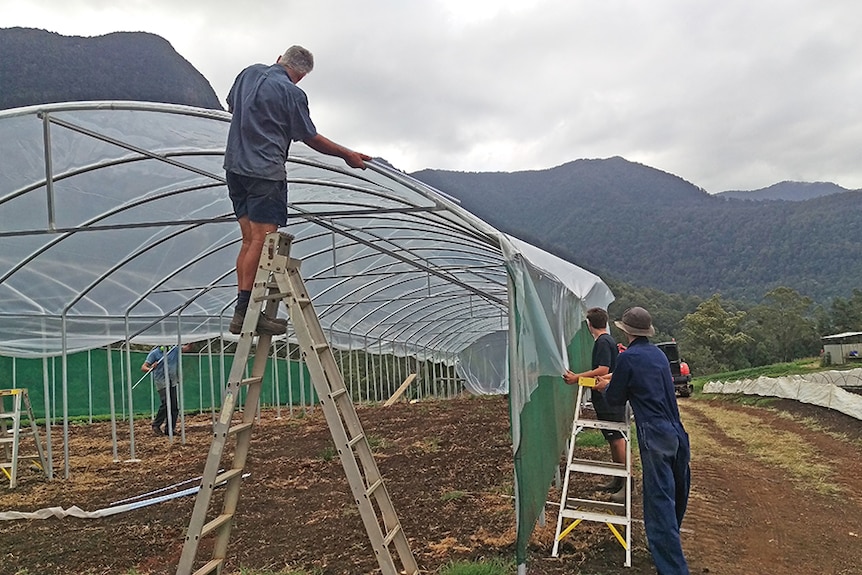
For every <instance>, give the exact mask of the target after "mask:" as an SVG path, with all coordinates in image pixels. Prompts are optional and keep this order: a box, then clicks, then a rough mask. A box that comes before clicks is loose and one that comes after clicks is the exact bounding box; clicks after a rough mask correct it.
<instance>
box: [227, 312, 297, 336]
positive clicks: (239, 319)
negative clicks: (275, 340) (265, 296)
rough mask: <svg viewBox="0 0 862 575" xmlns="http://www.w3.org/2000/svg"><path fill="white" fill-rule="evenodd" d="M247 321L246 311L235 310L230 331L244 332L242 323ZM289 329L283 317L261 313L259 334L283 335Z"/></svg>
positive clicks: (234, 332)
mask: <svg viewBox="0 0 862 575" xmlns="http://www.w3.org/2000/svg"><path fill="white" fill-rule="evenodd" d="M243 321H245V312H242V311H234V312H233V318H232V319H231V320H230V325H229V326H228V331H230V332H231V333H232V334H234V335H239V334H240V333H242V323H243ZM286 331H287V320H285V319H281V318H275V319H270V318H269V317H267V315H266V314H265V313H261V314H260V317H259V318H258V319H257V333H258V335H281V334H283V333H285V332H286Z"/></svg>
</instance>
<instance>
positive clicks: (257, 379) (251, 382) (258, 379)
mask: <svg viewBox="0 0 862 575" xmlns="http://www.w3.org/2000/svg"><path fill="white" fill-rule="evenodd" d="M262 381H263V378H262V377H247V378H245V379H241V380H240V382H239V385H254V384H255V383H260V382H262Z"/></svg>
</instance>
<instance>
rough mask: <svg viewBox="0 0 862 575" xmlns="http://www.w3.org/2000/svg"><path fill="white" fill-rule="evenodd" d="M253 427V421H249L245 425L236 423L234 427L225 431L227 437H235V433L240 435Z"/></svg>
mask: <svg viewBox="0 0 862 575" xmlns="http://www.w3.org/2000/svg"><path fill="white" fill-rule="evenodd" d="M253 425H254V422H253V421H249V422H247V423H245V422H244V423H237V424H236V425H232V426H231V427H230V429H228V430H227V434H228V435H236V434H237V433H241V432H243V431H246V430H248V429H250V428H251V427H252V426H253Z"/></svg>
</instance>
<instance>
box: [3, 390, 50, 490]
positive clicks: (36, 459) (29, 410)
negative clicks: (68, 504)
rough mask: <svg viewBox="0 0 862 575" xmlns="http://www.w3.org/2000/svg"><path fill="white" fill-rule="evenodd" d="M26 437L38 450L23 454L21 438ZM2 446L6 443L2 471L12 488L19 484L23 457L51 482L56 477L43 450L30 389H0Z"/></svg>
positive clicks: (22, 439) (23, 439)
mask: <svg viewBox="0 0 862 575" xmlns="http://www.w3.org/2000/svg"><path fill="white" fill-rule="evenodd" d="M27 439H32V440H33V443H34V444H35V445H34V446H33V447H34V448H35V453H32V454H27V455H22V454H21V445H22V441H25V440H27ZM0 445H2V446H3V449H2V453H3V461H0V470H2V471H3V474H4V475H6V477H8V478H9V488H10V489H12V488H14V487H17V486H18V470H19V468H20V463H21V461H22V460H24V461H32V462H33V463H34V464H35V465H36V466H38V467H39V469H40V471H42V472H43V473H44V474H45V477H46V478H47V479H48V480H49V481H50V480H51V479H52V478H53V473H52V470H51V467H50V466H49V465H48V463H47V461H46V459H45V451H44V450H43V449H42V440H41V439H40V438H39V426H38V425H36V418H35V417H33V407H32V406H31V405H30V396H29V395H27V388H23V387H22V388H17V389H0Z"/></svg>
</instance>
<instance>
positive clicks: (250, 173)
mask: <svg viewBox="0 0 862 575" xmlns="http://www.w3.org/2000/svg"><path fill="white" fill-rule="evenodd" d="M313 67H314V57H313V56H312V54H311V52H309V51H308V50H306V49H305V48H303V47H301V46H291V47H290V48H288V49H287V50H286V51H285V53H284V54H283V55H281V56H279V57H278V60H277V61H276V63H275V64H272V65H266V64H253V65H251V66H249V67H247V68H245V69H244V70H243V71H242V72H240V73H239V75H238V76H237V77H236V79H235V80H234V83H233V86H232V87H231V89H230V92H229V93H228V96H227V104H228V111H230V112H231V113H232V114H233V116H232V118H231V122H230V129H229V130H228V137H227V145H226V147H225V153H224V169H225V173H226V174H225V175H226V179H227V187H228V192H229V194H230V199H231V202H232V203H233V208H234V213H235V214H236V218H237V220H238V222H239V227H240V231H241V233H242V245H241V247H240V251H239V256H238V257H237V260H236V274H237V290H238V296H237V303H236V308H235V311H234V315H233V318H232V319H231V322H230V326H229V328H228V329H229V330H230V332H231V333H233V334H239V333H240V332H241V331H242V324H243V320H244V318H245V314H246V310H247V309H248V305H249V300H250V297H251V289H252V286H253V284H254V277H255V274H256V272H257V266H258V262H259V261H260V254H261V250H262V249H263V244H264V241H265V239H266V235H267V234H268V233H271V232H274V231H276V230H277V229H278V228H279V227H281V226H284V225H286V224H287V173H286V168H285V163H286V162H287V155H288V151H289V149H290V144H291V142H295V141H302V142H304V143H305V144H306V145H308V146H309V147H310V148H312V149H314V150H317V151H318V152H320V153H322V154H327V155H330V156H337V157H340V158H342V159H343V160H344V161H345V162H346V163H347V165H348V166H350V167H352V168H362V169H364V168H365V163H364V162H365V161H366V160H370V159H371V156H367V155H365V154H360V153H359V152H354V151H353V150H350V149H348V148H345V147H344V146H341V145H339V144H336V143H335V142H333V141H332V140H329V139H328V138H326V137H324V136H322V135H321V134H319V133H318V132H317V128H315V126H314V123H313V122H312V121H311V116H310V113H309V110H308V97H307V96H306V94H305V92H303V91H302V90H301V89H300V88H299V87H297V84H298V83H299V81H300V80H302V79H303V78H304V77H305V76H306V75H308V74H309V73H310V72H311V70H312V68H313ZM286 329H287V323H286V322H285V321H283V320H279V319H278V318H269V317H266V315H264V314H261V316H260V318H259V319H258V323H257V332H258V334H269V335H278V334H282V333H285V331H286Z"/></svg>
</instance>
